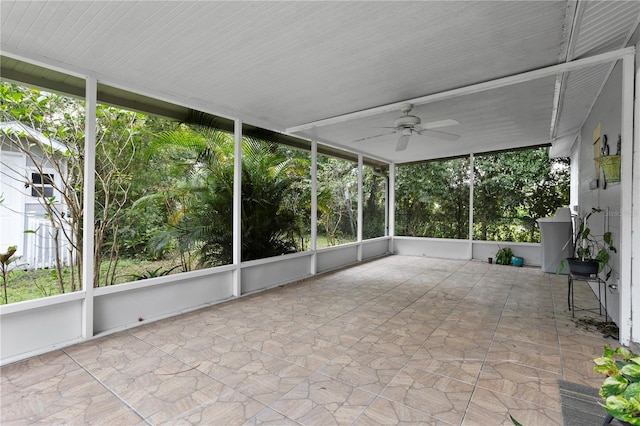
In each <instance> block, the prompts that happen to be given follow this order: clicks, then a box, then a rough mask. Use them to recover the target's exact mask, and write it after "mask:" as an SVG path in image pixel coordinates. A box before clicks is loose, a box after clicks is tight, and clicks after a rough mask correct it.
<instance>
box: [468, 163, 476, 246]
mask: <svg viewBox="0 0 640 426" xmlns="http://www.w3.org/2000/svg"><path fill="white" fill-rule="evenodd" d="M474 161H475V157H474V155H473V153H471V154H469V259H473V190H474V186H473V184H474V178H473V177H474V175H473V164H474Z"/></svg>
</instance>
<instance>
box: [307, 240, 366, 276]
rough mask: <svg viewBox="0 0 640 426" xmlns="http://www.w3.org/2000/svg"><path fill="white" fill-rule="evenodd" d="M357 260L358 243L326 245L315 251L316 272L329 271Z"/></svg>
mask: <svg viewBox="0 0 640 426" xmlns="http://www.w3.org/2000/svg"><path fill="white" fill-rule="evenodd" d="M357 261H358V244H357V243H352V244H343V245H341V246H336V247H327V248H324V249H321V250H318V252H317V253H316V271H317V272H318V273H322V272H327V271H331V270H333V269H337V268H341V267H343V266H347V265H351V264H353V263H356V262H357Z"/></svg>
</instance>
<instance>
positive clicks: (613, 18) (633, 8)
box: [574, 0, 640, 58]
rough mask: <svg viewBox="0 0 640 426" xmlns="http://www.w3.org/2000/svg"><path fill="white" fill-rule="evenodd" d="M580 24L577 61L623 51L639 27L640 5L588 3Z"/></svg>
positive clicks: (625, 2) (621, 2) (608, 2)
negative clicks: (596, 55)
mask: <svg viewBox="0 0 640 426" xmlns="http://www.w3.org/2000/svg"><path fill="white" fill-rule="evenodd" d="M584 7H585V10H584V13H583V15H582V20H581V21H580V27H579V31H578V35H577V39H576V43H575V50H574V57H576V58H579V57H583V56H591V55H595V54H598V53H602V52H605V51H609V50H615V49H621V48H623V47H625V43H626V42H627V41H628V40H629V37H630V36H631V34H632V33H633V31H634V30H635V28H636V27H637V26H638V23H640V1H637V0H634V1H588V2H585V6H584Z"/></svg>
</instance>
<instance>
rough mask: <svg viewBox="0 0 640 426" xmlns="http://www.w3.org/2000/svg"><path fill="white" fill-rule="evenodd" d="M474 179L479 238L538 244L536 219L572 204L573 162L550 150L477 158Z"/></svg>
mask: <svg viewBox="0 0 640 426" xmlns="http://www.w3.org/2000/svg"><path fill="white" fill-rule="evenodd" d="M474 179H475V182H474V203H473V205H474V239H478V240H496V241H526V242H537V241H539V239H540V236H539V231H538V229H537V224H536V219H538V218H540V217H545V216H548V215H551V214H553V213H554V212H555V210H556V208H558V207H561V206H563V205H567V204H568V202H569V167H568V163H567V161H566V160H560V159H550V158H549V156H548V149H546V148H531V149H523V150H517V151H509V152H501V153H493V154H485V155H481V156H477V157H476V158H475V160H474Z"/></svg>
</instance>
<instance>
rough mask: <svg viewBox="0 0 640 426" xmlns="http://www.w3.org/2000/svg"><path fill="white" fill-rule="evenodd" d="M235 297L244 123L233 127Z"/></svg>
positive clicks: (239, 269) (239, 288) (238, 272)
mask: <svg viewBox="0 0 640 426" xmlns="http://www.w3.org/2000/svg"><path fill="white" fill-rule="evenodd" d="M233 141H234V155H233V264H234V265H235V269H234V271H233V290H232V291H233V296H234V297H240V296H241V295H242V276H241V275H242V274H241V272H242V267H241V266H242V222H241V215H242V121H241V120H239V119H236V120H235V121H234V127H233Z"/></svg>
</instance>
